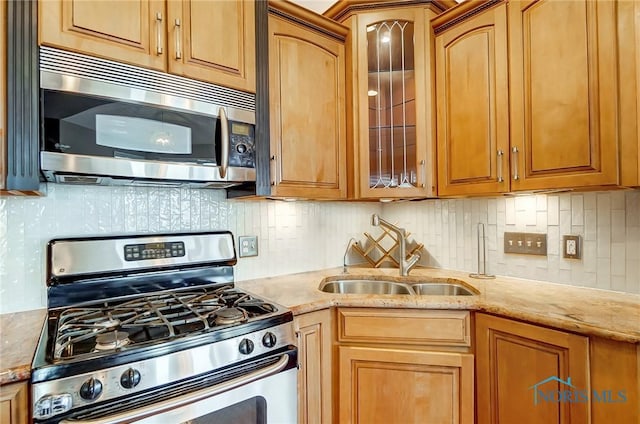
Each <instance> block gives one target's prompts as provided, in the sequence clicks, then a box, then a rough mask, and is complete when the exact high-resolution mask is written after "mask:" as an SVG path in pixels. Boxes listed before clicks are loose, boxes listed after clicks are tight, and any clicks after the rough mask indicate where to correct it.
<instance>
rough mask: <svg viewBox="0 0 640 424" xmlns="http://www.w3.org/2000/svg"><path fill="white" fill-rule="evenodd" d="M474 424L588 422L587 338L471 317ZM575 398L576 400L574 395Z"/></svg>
mask: <svg viewBox="0 0 640 424" xmlns="http://www.w3.org/2000/svg"><path fill="white" fill-rule="evenodd" d="M476 342H477V344H476V367H477V370H478V371H477V373H478V377H477V387H476V393H477V398H476V399H477V402H478V409H477V419H478V424H489V423H491V424H499V423H500V424H511V423H520V424H528V423H530V424H539V423H545V424H552V423H567V424H568V423H587V422H589V421H588V420H589V403H588V402H586V401H584V400H583V401H575V402H572V401H570V400H569V399H566V401H562V399H561V398H560V396H562V395H563V393H569V394H568V395H567V396H573V395H571V393H574V392H573V391H576V392H577V391H586V393H589V392H590V388H589V380H588V375H589V370H588V368H589V364H588V351H589V342H588V339H587V338H586V337H582V336H577V335H574V334H569V333H564V332H561V331H556V330H550V329H547V328H542V327H537V326H535V325H530V324H523V323H520V322H516V321H511V320H508V319H503V318H497V317H494V316H490V315H484V314H476ZM576 396H577V395H576Z"/></svg>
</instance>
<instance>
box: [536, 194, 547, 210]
mask: <svg viewBox="0 0 640 424" xmlns="http://www.w3.org/2000/svg"><path fill="white" fill-rule="evenodd" d="M536 210H537V211H540V212H542V211H545V212H546V210H547V195H546V194H537V195H536Z"/></svg>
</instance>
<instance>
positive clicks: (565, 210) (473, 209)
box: [382, 190, 640, 293]
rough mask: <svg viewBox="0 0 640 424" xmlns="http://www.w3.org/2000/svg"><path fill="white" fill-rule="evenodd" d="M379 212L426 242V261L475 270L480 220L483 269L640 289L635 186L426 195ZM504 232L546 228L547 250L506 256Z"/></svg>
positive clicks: (639, 200) (639, 201)
mask: <svg viewBox="0 0 640 424" xmlns="http://www.w3.org/2000/svg"><path fill="white" fill-rule="evenodd" d="M382 213H383V215H384V216H385V218H386V219H387V220H390V221H391V222H395V223H397V224H398V225H400V226H402V227H405V228H407V229H409V230H410V231H411V233H412V235H413V237H414V238H415V239H416V240H417V241H419V242H421V243H423V244H424V245H425V248H426V250H427V251H428V252H429V255H428V257H427V258H426V259H425V260H424V261H423V264H425V265H430V266H434V267H439V268H449V269H456V270H462V271H469V272H475V271H476V270H477V252H478V247H477V246H478V243H477V224H478V223H479V222H482V223H484V224H485V234H486V241H485V242H486V246H487V250H488V255H487V259H488V267H487V268H488V269H487V272H489V273H493V274H498V275H509V276H515V277H522V278H531V279H537V280H546V281H552V282H557V283H563V284H571V285H576V286H586V287H595V288H601V289H607V290H616V291H624V292H630V293H640V191H638V190H628V191H610V192H587V193H572V194H569V193H563V194H548V195H545V194H541V195H527V196H513V197H497V198H481V199H455V200H426V201H421V202H404V203H395V204H386V205H385V206H384V207H383V211H382ZM505 231H507V232H531V233H546V234H547V244H548V248H547V256H546V257H545V256H529V255H518V254H505V253H504V252H503V246H504V233H505ZM563 235H580V236H582V243H583V244H582V246H583V255H582V259H580V260H577V259H564V258H563V257H562V249H561V247H562V236H563Z"/></svg>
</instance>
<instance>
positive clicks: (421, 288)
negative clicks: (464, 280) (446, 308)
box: [411, 283, 474, 296]
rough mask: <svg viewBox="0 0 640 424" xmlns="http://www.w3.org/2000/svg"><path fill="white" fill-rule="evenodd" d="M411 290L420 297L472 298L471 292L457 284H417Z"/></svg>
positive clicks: (412, 285)
mask: <svg viewBox="0 0 640 424" xmlns="http://www.w3.org/2000/svg"><path fill="white" fill-rule="evenodd" d="M411 288H412V289H413V291H414V292H415V293H416V294H419V295H427V296H431V295H440V296H472V295H474V293H473V292H471V290H469V289H468V288H466V287H464V286H461V285H460V284H455V283H415V284H411Z"/></svg>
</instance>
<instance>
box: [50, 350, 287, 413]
mask: <svg viewBox="0 0 640 424" xmlns="http://www.w3.org/2000/svg"><path fill="white" fill-rule="evenodd" d="M288 363H289V355H288V354H284V355H282V357H281V358H280V359H279V360H278V362H276V363H275V364H272V365H269V366H267V367H264V368H262V369H259V370H256V371H253V372H251V373H249V374H247V375H243V376H242V377H238V378H234V379H232V380H229V381H225V382H224V383H220V384H217V385H215V386H212V387H207V388H206V389H202V390H198V391H196V392H193V393H188V394H186V395H182V396H179V397H176V398H173V399H170V400H167V401H163V402H159V403H154V404H152V405H147V406H145V407H142V408H139V409H135V410H133V411H127V412H121V413H118V414H114V415H110V416H108V417H104V418H98V419H90V420H74V419H67V420H63V421H60V424H117V423H123V422H130V421H131V420H136V419H142V418H145V417H148V416H151V415H157V414H159V413H162V412H164V411H167V410H171V409H175V408H179V407H181V406H185V405H188V404H190V403H193V402H197V401H199V400H202V399H206V398H208V397H211V396H214V395H217V394H219V393H222V392H226V391H229V390H232V389H235V388H237V387H240V386H242V385H244V384H247V383H251V382H253V381H256V380H259V379H261V378H265V377H267V376H270V375H272V374H277V373H278V372H280V371H282V370H283V369H284V368H285V367H286V366H287V364H288Z"/></svg>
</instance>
